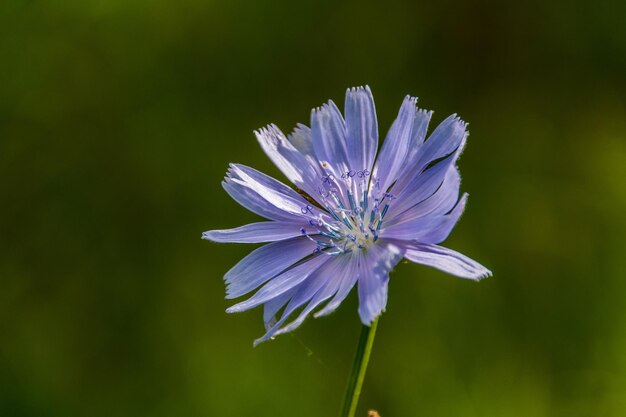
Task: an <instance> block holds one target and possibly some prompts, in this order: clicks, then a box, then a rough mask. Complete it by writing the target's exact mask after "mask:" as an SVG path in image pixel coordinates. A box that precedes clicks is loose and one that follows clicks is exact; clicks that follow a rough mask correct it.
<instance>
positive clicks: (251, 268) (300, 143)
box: [202, 86, 491, 345]
mask: <svg viewBox="0 0 626 417" xmlns="http://www.w3.org/2000/svg"><path fill="white" fill-rule="evenodd" d="M416 102H417V99H416V98H414V97H409V96H407V97H406V98H405V99H404V102H403V103H402V106H401V107H400V111H399V113H398V117H397V118H396V120H395V121H394V123H393V124H392V126H391V129H389V133H387V138H386V139H385V141H384V143H383V145H382V148H381V150H380V152H378V157H376V153H377V150H378V125H377V121H376V111H375V109H374V99H373V97H372V93H371V91H370V89H369V87H367V86H366V87H365V88H363V87H358V88H352V89H349V90H348V91H347V92H346V101H345V108H344V113H345V119H344V117H342V115H341V112H340V111H339V109H338V108H337V106H336V105H335V103H333V102H332V101H329V102H328V103H327V104H324V105H323V106H322V107H318V108H316V109H313V111H312V112H311V127H310V128H309V127H307V126H304V125H301V124H299V125H298V126H297V127H296V129H295V130H294V131H293V132H292V133H291V134H290V135H289V136H288V137H285V135H284V134H283V133H282V132H281V131H280V130H279V129H278V128H277V127H276V126H275V125H269V126H267V127H265V128H263V129H260V130H259V131H257V132H255V133H256V137H257V139H258V141H259V143H260V144H261V147H262V148H263V150H264V151H265V153H266V154H267V156H269V158H270V159H271V160H272V161H273V162H274V164H276V166H277V167H278V168H279V169H280V170H281V171H282V172H283V173H284V174H285V176H286V177H287V178H288V179H289V180H290V181H291V182H292V183H294V184H295V185H296V187H297V191H296V190H293V189H292V188H290V187H288V186H286V185H285V184H283V183H281V182H279V181H277V180H275V179H274V178H272V177H269V176H267V175H265V174H263V173H261V172H259V171H256V170H254V169H252V168H249V167H247V166H244V165H238V164H231V165H230V169H229V170H228V173H227V176H226V178H225V180H224V182H223V183H222V185H223V186H224V189H225V190H226V192H227V193H228V194H230V196H231V197H232V198H233V199H235V200H236V201H237V202H238V203H239V204H241V205H242V206H244V207H245V208H247V209H248V210H250V211H252V212H254V213H257V214H259V215H260V216H262V217H265V218H266V219H268V220H269V221H263V222H259V223H252V224H248V225H245V226H241V227H238V228H235V229H229V230H211V231H208V232H205V233H204V234H203V236H202V237H203V238H204V239H208V240H212V241H214V242H237V243H259V242H272V243H269V244H268V245H265V246H262V247H260V248H258V249H256V250H254V251H252V253H250V254H249V255H248V256H246V257H245V258H244V259H242V260H241V261H240V262H239V263H238V264H237V265H235V266H234V267H233V268H232V269H231V270H230V271H228V272H227V273H226V275H225V277H224V279H225V280H226V283H227V290H226V292H227V296H226V298H236V297H240V296H242V295H244V294H247V293H249V292H251V291H253V290H255V289H257V288H259V287H260V289H259V290H258V291H257V292H256V293H255V294H254V295H253V296H251V297H250V298H248V299H247V300H245V301H242V302H240V303H238V304H235V305H234V306H232V307H230V308H229V309H228V310H226V311H227V312H229V313H233V312H240V311H244V310H248V309H251V308H253V307H256V306H259V305H263V307H264V317H263V318H264V321H265V328H266V330H267V332H266V333H265V335H264V336H263V337H261V338H260V339H257V340H256V341H255V345H256V344H257V343H260V342H263V341H265V340H268V339H270V338H271V337H273V336H276V335H279V334H282V333H286V332H289V331H291V330H293V329H295V328H296V327H298V326H299V325H300V324H301V323H302V322H303V321H304V319H305V318H306V317H307V316H308V315H309V314H310V313H311V312H312V311H314V310H317V312H316V313H315V314H314V316H315V317H319V316H323V315H326V314H329V313H331V312H333V311H334V310H335V309H336V308H337V307H338V306H339V304H341V302H342V301H343V300H344V299H345V298H346V296H347V295H348V293H349V292H350V290H351V289H352V287H354V286H355V285H357V287H358V294H359V316H360V318H361V321H362V322H363V323H364V324H366V325H369V324H370V323H371V322H372V321H373V320H374V319H375V318H376V317H378V316H379V315H380V314H381V313H382V312H383V311H384V309H385V305H386V304H387V285H388V282H389V272H390V271H391V270H392V269H393V267H394V266H395V265H396V264H397V263H398V262H399V261H400V260H401V259H402V258H405V259H408V260H409V261H412V262H416V263H419V264H423V265H428V266H432V267H435V268H438V269H440V270H442V271H444V272H448V273H450V274H452V275H456V276H458V277H461V278H468V279H472V280H479V279H481V278H484V277H486V276H489V275H491V272H490V271H489V270H488V269H486V268H485V267H483V266H482V265H480V264H478V263H477V262H475V261H473V260H472V259H470V258H468V257H466V256H464V255H462V254H460V253H458V252H455V251H453V250H450V249H447V248H444V247H441V246H438V245H437V244H438V243H441V242H442V241H444V240H445V239H446V238H447V237H448V235H449V234H450V232H451V230H452V228H453V227H454V225H455V224H456V222H457V221H458V220H459V217H460V216H461V214H462V213H463V209H464V208H465V204H466V201H467V194H463V195H462V196H461V197H460V198H459V185H460V180H461V177H460V175H459V171H458V169H457V167H456V160H457V158H458V157H459V154H460V153H461V151H462V150H463V147H464V146H465V141H466V139H467V135H468V132H467V129H466V127H467V125H466V124H465V123H464V122H463V121H462V120H461V119H459V118H458V117H456V115H452V116H450V117H448V118H447V119H446V120H444V121H443V122H442V123H441V124H440V125H439V126H437V128H436V129H435V130H434V131H433V132H432V133H431V134H430V136H429V137H428V139H427V140H426V131H427V128H428V122H429V120H430V117H431V115H432V112H430V111H425V110H421V109H418V108H417V107H416ZM294 313H298V314H294ZM289 318H292V321H291V322H289V323H286V322H287V320H288V319H289Z"/></svg>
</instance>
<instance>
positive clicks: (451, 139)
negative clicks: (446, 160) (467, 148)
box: [415, 114, 467, 170]
mask: <svg viewBox="0 0 626 417" xmlns="http://www.w3.org/2000/svg"><path fill="white" fill-rule="evenodd" d="M466 128H467V124H466V123H465V122H464V121H463V120H461V119H459V118H458V117H457V116H456V114H453V115H451V116H449V117H448V118H447V119H446V120H444V121H443V122H441V124H440V125H439V126H437V128H435V130H434V131H433V133H431V134H430V136H429V137H428V140H426V142H424V145H422V148H421V149H420V152H419V157H418V160H417V163H416V165H415V168H417V169H419V170H422V169H424V167H426V166H427V165H428V164H429V163H431V162H432V161H435V160H437V159H439V158H443V157H444V156H446V155H450V154H451V153H453V152H455V151H456V150H457V149H458V148H459V147H460V146H461V144H462V143H464V141H465V138H466V137H467V130H466ZM456 153H457V154H460V152H456Z"/></svg>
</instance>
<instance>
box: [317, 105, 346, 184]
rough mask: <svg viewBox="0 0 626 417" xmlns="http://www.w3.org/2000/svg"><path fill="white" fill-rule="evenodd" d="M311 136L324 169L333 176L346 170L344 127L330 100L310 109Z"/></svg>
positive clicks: (337, 111)
mask: <svg viewBox="0 0 626 417" xmlns="http://www.w3.org/2000/svg"><path fill="white" fill-rule="evenodd" d="M311 136H312V141H313V149H314V150H315V155H316V156H317V159H318V160H319V161H320V163H321V164H322V166H324V165H325V166H324V168H325V169H326V170H328V171H332V173H333V175H335V176H341V173H342V172H345V171H347V170H348V159H347V152H346V127H345V123H344V121H343V118H342V117H341V112H339V109H338V108H337V106H336V105H335V103H333V101H332V100H329V101H328V104H324V105H322V107H318V108H316V109H313V110H312V111H311Z"/></svg>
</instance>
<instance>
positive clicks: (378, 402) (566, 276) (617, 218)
mask: <svg viewBox="0 0 626 417" xmlns="http://www.w3.org/2000/svg"><path fill="white" fill-rule="evenodd" d="M625 5H626V3H624V2H618V1H613V2H611V1H607V2H604V1H601V2H596V3H590V2H585V1H582V0H575V1H573V2H565V1H557V2H539V1H531V2H510V3H509V4H503V3H501V2H494V1H488V0H482V1H471V2H456V1H452V0H443V1H432V2H427V3H422V4H420V3H418V2H405V3H401V2H381V1H351V2H341V3H339V2H335V1H315V2H313V1H311V2H309V1H304V2H298V1H286V0H285V1H283V0H279V1H272V2H269V1H265V2H252V1H250V2H238V1H223V2H215V1H202V0H179V1H164V0H159V1H139V0H129V1H123V0H115V1H107V0H73V1H48V2H45V1H36V0H32V1H27V0H20V1H16V0H4V1H3V2H2V3H1V4H0V415H2V416H10V417H13V416H16V417H19V416H59V417H60V416H63V417H74V416H90V417H113V416H115V417H117V416H119V417H126V416H128V417H136V416H148V417H157V416H159V417H160V416H163V417H165V416H211V417H212V416H216V417H229V416H232V417H240V416H272V417H277V416H285V417H291V416H298V417H309V416H310V417H313V416H316V417H318V416H334V415H336V413H337V412H338V411H339V407H340V404H341V397H342V395H343V393H344V388H345V383H346V380H347V377H348V373H349V370H350V366H351V362H352V355H353V352H354V349H355V346H356V341H357V339H358V332H359V328H360V323H359V321H358V315H357V312H356V307H357V306H356V299H355V297H354V294H353V297H352V298H351V299H349V300H348V302H346V303H344V305H343V306H342V307H341V308H340V309H339V311H338V312H337V313H335V314H334V315H332V316H330V317H326V318H323V319H317V320H313V319H310V320H308V321H307V322H306V323H305V325H303V326H302V327H301V328H300V329H298V330H297V331H296V332H295V333H293V334H292V335H286V336H282V337H279V338H278V339H277V340H275V341H271V342H268V343H265V344H262V345H261V346H259V347H258V348H255V349H253V348H252V341H253V340H254V339H255V338H256V337H259V336H260V335H262V333H263V326H262V317H261V315H262V313H261V310H260V309H257V310H254V311H251V312H247V313H242V314H237V315H227V314H226V313H225V312H224V310H225V308H226V307H227V306H228V305H230V304H229V302H227V301H226V300H224V286H223V283H222V280H221V277H222V275H223V274H224V272H226V271H227V270H228V268H229V267H230V266H232V265H233V264H234V263H235V262H237V260H238V259H240V258H241V257H242V256H244V255H245V254H246V253H247V252H249V251H250V250H251V246H247V245H225V244H222V245H218V244H213V243H209V242H206V241H202V240H200V235H201V232H203V231H204V230H208V229H212V228H227V227H234V226H237V225H240V224H244V223H246V222H250V221H254V220H256V217H255V216H254V215H252V214H250V213H248V212H246V210H245V209H243V208H241V207H239V206H238V205H237V204H236V203H234V202H233V201H231V200H230V198H229V197H228V196H227V195H226V193H225V192H224V191H223V190H222V188H221V186H220V181H221V179H222V176H223V175H224V172H225V171H226V168H227V164H228V163H229V162H241V163H244V164H247V165H251V166H253V167H256V168H258V169H260V170H262V171H265V172H267V173H269V174H272V175H275V176H277V177H278V178H281V179H282V176H280V173H279V172H278V171H277V169H276V168H274V167H273V166H271V164H270V162H269V161H268V160H267V159H266V157H265V156H264V154H263V152H262V151H261V149H260V148H259V147H258V146H257V144H256V140H255V138H254V136H253V134H252V130H253V129H256V128H259V127H261V126H263V125H264V124H267V123H270V122H275V123H277V124H278V126H279V127H281V128H282V129H283V130H285V131H289V130H290V129H291V128H292V127H293V126H294V125H295V123H296V122H305V123H308V118H309V110H310V109H311V108H312V107H314V106H318V105H319V104H321V103H322V102H323V101H325V100H327V99H328V98H332V99H333V100H335V101H336V102H338V103H343V94H344V91H345V88H347V87H350V86H354V85H361V84H365V83H367V84H369V85H370V86H371V88H372V90H373V92H374V96H375V98H376V105H377V109H378V114H379V125H380V128H381V136H384V134H385V132H386V129H387V127H388V126H389V125H390V123H391V121H392V120H393V118H394V117H395V114H396V112H397V109H398V107H399V105H400V103H401V100H402V98H403V97H404V95H405V94H407V93H410V94H412V95H417V96H419V97H420V98H421V100H420V104H421V106H423V107H426V108H428V109H433V110H435V111H436V113H435V116H434V120H435V121H436V122H439V121H441V120H442V119H443V118H444V117H445V116H447V115H448V114H450V113H454V112H456V113H458V114H459V115H460V116H461V117H463V118H464V119H465V120H466V121H468V122H469V123H470V131H471V136H470V139H469V143H468V147H467V149H466V151H465V153H464V154H463V157H462V159H461V161H460V167H461V173H462V175H463V184H462V185H463V187H462V188H463V190H464V191H467V192H469V193H470V200H469V204H468V209H467V211H466V213H465V215H464V217H463V219H462V221H461V222H460V223H459V225H458V226H457V228H456V229H455V231H454V233H453V235H452V237H451V238H450V239H449V240H448V241H447V242H446V245H447V246H449V247H452V248H454V249H457V250H459V251H462V252H463V253H465V254H467V255H468V256H470V257H473V258H475V259H477V260H479V261H481V262H482V263H484V264H485V265H487V266H488V267H490V268H491V269H492V270H493V271H494V277H493V278H489V279H487V280H484V281H482V282H481V283H479V284H476V283H473V282H468V281H463V280H459V279H456V278H453V277H450V276H447V275H445V274H443V273H440V272H438V271H436V270H432V269H429V268H426V267H422V266H418V265H413V264H401V265H399V266H398V267H397V268H396V270H395V271H394V272H393V274H392V277H391V283H390V294H389V304H388V309H387V312H386V313H385V314H384V315H383V317H382V318H381V320H380V324H379V331H378V337H377V340H376V346H374V351H373V354H372V360H371V365H370V369H369V371H368V374H367V378H366V381H365V387H364V392H363V396H362V402H361V406H362V410H361V411H360V415H361V416H365V412H366V409H367V407H372V408H377V409H378V410H379V411H380V412H381V414H382V416H383V417H394V416H397V417H400V416H402V417H404V416H428V417H440V416H441V417H444V416H446V417H447V416H470V417H473V416H476V417H507V416H532V417H543V416H546V417H554V416H563V417H565V416H567V417H576V416H623V415H626V395H625V394H624V393H626V309H625V308H624V306H625V305H626V303H625V302H626V241H625V240H624V236H626V218H625V216H624V215H625V213H626V102H625V97H626V76H625V74H626V24H624V22H626V10H625V9H626V6H625Z"/></svg>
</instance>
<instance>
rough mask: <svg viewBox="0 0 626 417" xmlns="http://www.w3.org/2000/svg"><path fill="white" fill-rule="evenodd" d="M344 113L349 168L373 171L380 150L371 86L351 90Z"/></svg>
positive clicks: (348, 93)
mask: <svg viewBox="0 0 626 417" xmlns="http://www.w3.org/2000/svg"><path fill="white" fill-rule="evenodd" d="M344 111H345V115H346V142H347V151H348V167H349V169H352V170H357V171H358V170H366V169H367V170H371V169H372V164H373V163H374V158H375V157H376V151H377V150H378V122H377V120H376V109H375V107H374V97H372V92H371V91H370V88H369V86H365V87H356V88H349V89H348V90H347V91H346V103H345V108H344Z"/></svg>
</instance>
